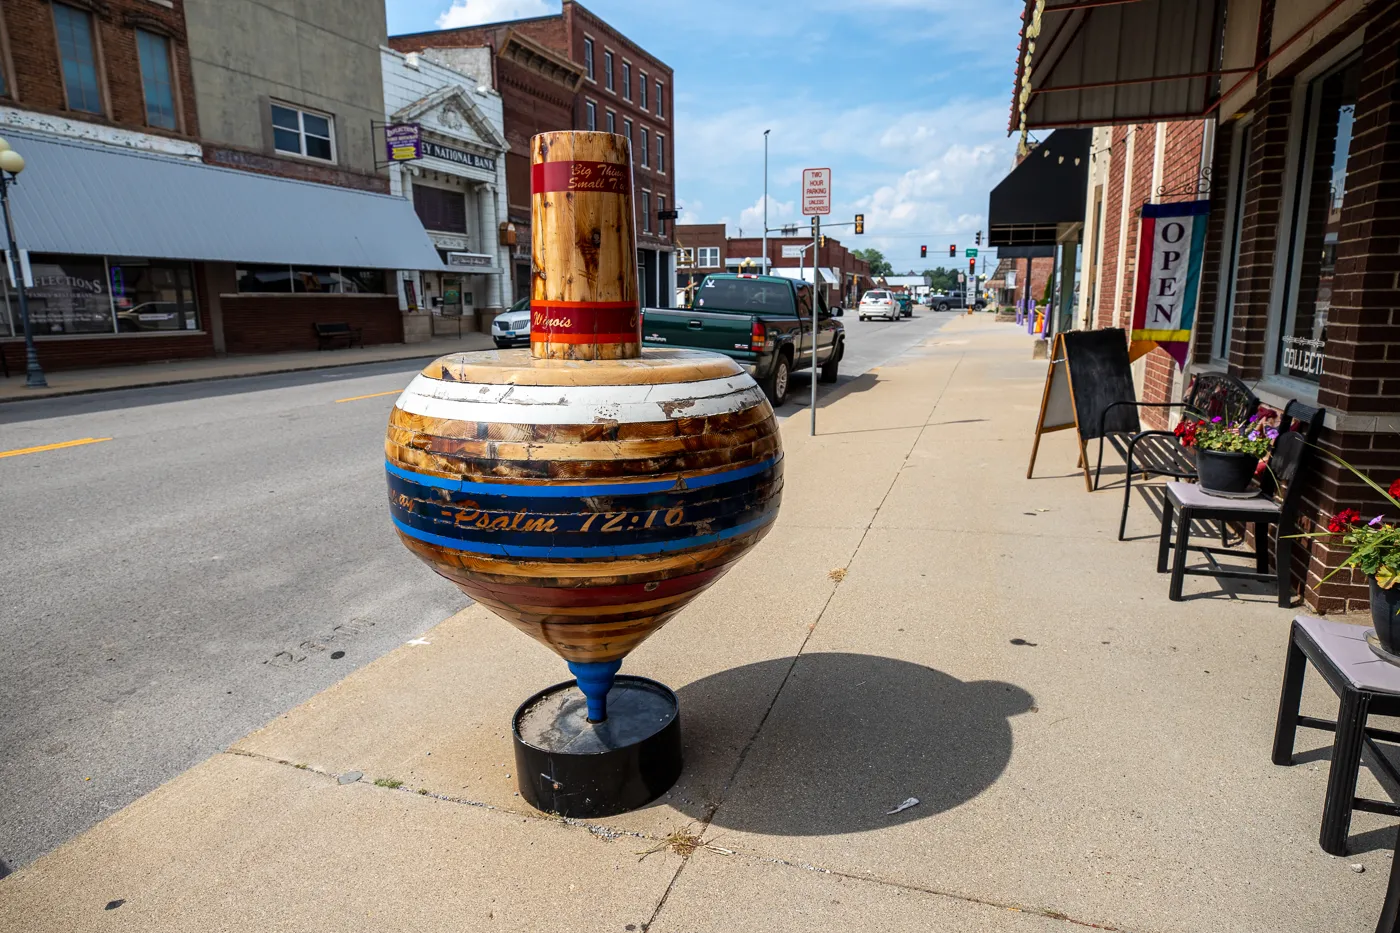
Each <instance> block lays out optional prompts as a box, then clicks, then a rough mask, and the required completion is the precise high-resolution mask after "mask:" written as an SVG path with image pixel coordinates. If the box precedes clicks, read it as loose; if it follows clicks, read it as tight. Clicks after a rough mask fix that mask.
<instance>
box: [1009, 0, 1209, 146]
mask: <svg viewBox="0 0 1400 933" xmlns="http://www.w3.org/2000/svg"><path fill="white" fill-rule="evenodd" d="M1036 5H1037V0H1027V3H1026V12H1025V14H1024V21H1023V23H1022V26H1021V45H1020V49H1019V52H1018V55H1019V57H1018V59H1017V62H1016V86H1015V93H1014V94H1013V95H1012V99H1011V126H1010V130H1011V131H1012V132H1016V131H1018V130H1020V128H1021V122H1020V116H1021V111H1022V109H1024V110H1025V115H1026V127H1027V129H1030V130H1037V129H1046V128H1050V127H1067V126H1102V125H1106V124H1111V123H1155V122H1157V121H1161V120H1184V119H1188V118H1191V117H1200V116H1202V115H1203V114H1204V112H1205V109H1206V107H1207V106H1208V105H1209V103H1210V101H1211V99H1212V98H1211V95H1212V94H1213V93H1214V92H1215V90H1216V88H1217V87H1218V80H1219V72H1218V71H1217V70H1216V69H1217V68H1218V67H1219V62H1220V38H1221V31H1222V26H1223V21H1222V17H1223V11H1224V5H1225V4H1224V0H1117V2H1107V0H1044V8H1043V10H1042V12H1041V14H1040V17H1039V22H1038V23H1037V21H1036V17H1035V9H1036ZM1028 57H1029V62H1030V66H1031V67H1030V80H1029V82H1028V81H1027V79H1026V74H1027V70H1026V65H1027V58H1028ZM1027 85H1029V87H1027Z"/></svg>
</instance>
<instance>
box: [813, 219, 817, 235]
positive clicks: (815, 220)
mask: <svg viewBox="0 0 1400 933" xmlns="http://www.w3.org/2000/svg"><path fill="white" fill-rule="evenodd" d="M816 235H817V218H816V217H815V216H814V217H813V218H812V236H816Z"/></svg>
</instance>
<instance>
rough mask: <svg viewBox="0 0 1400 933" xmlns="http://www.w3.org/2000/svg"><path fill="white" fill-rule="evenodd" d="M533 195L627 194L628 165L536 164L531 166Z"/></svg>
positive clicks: (589, 163) (628, 190)
mask: <svg viewBox="0 0 1400 933" xmlns="http://www.w3.org/2000/svg"><path fill="white" fill-rule="evenodd" d="M530 189H531V192H532V193H533V194H547V193H548V192H551V191H595V192H603V193H609V194H628V193H630V189H629V186H628V178H627V166H625V165H619V164H617V163H616V162H536V163H535V164H534V165H532V166H530Z"/></svg>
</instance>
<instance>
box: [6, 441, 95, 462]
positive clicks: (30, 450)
mask: <svg viewBox="0 0 1400 933" xmlns="http://www.w3.org/2000/svg"><path fill="white" fill-rule="evenodd" d="M110 440H111V438H110V437H84V438H80V439H79V440H76V441H64V442H63V443H61V444H44V445H43V446H41V447H21V448H20V449H19V450H0V458H4V457H18V456H19V455H20V454H38V453H43V452H44V451H46V450H61V449H63V448H64V447H81V446H82V445H84V444H100V443H102V442H103V441H110Z"/></svg>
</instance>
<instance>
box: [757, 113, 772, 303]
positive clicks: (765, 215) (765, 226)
mask: <svg viewBox="0 0 1400 933" xmlns="http://www.w3.org/2000/svg"><path fill="white" fill-rule="evenodd" d="M771 132H773V131H772V130H771V129H770V130H764V131H763V268H762V269H760V270H758V272H759V275H767V274H768V134H769V133H771Z"/></svg>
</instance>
